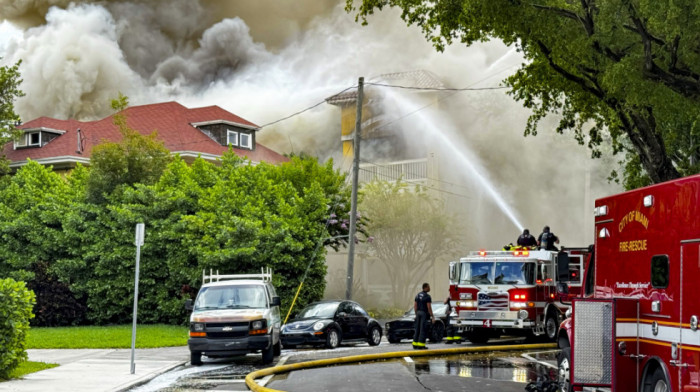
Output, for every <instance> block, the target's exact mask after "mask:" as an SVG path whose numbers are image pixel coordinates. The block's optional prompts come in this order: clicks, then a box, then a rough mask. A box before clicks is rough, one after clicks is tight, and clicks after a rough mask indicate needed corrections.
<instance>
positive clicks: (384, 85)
mask: <svg viewBox="0 0 700 392" xmlns="http://www.w3.org/2000/svg"><path fill="white" fill-rule="evenodd" d="M365 84H368V85H372V86H379V87H390V88H402V89H406V90H423V91H481V90H503V89H506V88H508V87H506V86H499V87H462V88H449V87H448V88H445V87H411V86H398V85H394V84H384V83H370V82H368V83H365Z"/></svg>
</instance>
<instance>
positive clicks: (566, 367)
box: [557, 347, 572, 392]
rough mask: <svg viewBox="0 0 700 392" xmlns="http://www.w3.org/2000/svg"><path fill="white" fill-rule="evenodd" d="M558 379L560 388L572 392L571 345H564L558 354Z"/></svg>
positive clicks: (564, 391) (565, 391)
mask: <svg viewBox="0 0 700 392" xmlns="http://www.w3.org/2000/svg"><path fill="white" fill-rule="evenodd" d="M557 368H558V370H557V380H558V381H559V390H560V391H563V392H571V390H572V389H571V347H564V348H562V349H561V352H560V353H559V355H557Z"/></svg>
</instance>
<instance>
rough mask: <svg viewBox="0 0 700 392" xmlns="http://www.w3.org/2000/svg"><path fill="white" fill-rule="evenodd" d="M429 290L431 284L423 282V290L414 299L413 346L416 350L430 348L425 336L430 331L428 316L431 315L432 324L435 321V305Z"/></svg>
mask: <svg viewBox="0 0 700 392" xmlns="http://www.w3.org/2000/svg"><path fill="white" fill-rule="evenodd" d="M429 291H430V285H429V284H428V283H423V290H421V292H420V293H418V294H417V295H416V298H415V300H414V301H413V310H414V311H415V312H416V321H415V324H414V327H415V332H414V333H413V348H414V349H416V350H425V349H427V348H428V347H426V346H425V337H426V334H427V332H428V316H430V323H431V324H432V323H434V322H435V316H433V307H432V305H431V302H433V300H432V299H431V298H430V294H428V292H429Z"/></svg>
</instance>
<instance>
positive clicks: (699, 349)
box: [669, 239, 700, 391]
mask: <svg viewBox="0 0 700 392" xmlns="http://www.w3.org/2000/svg"><path fill="white" fill-rule="evenodd" d="M699 251H700V239H692V240H686V241H681V268H680V271H679V272H680V274H681V277H680V282H681V292H680V297H681V300H680V309H678V314H680V316H681V319H680V323H679V326H678V327H679V328H680V331H679V336H680V339H679V340H680V342H679V344H678V346H677V347H676V350H677V353H676V355H677V357H676V358H673V354H674V352H673V351H674V350H673V348H672V352H671V356H672V359H674V360H675V361H672V362H671V363H672V364H674V365H675V367H676V369H677V370H675V369H673V368H671V369H669V370H670V372H671V375H672V377H673V374H677V375H678V384H677V385H683V386H684V388H685V389H684V390H696V391H697V390H698V389H700V380H699V379H698V367H699V365H700V331H698V318H700V299H699V298H698V287H697V286H698V276H700V252H699ZM674 370H675V371H674Z"/></svg>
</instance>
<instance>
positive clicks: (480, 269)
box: [459, 261, 536, 285]
mask: <svg viewBox="0 0 700 392" xmlns="http://www.w3.org/2000/svg"><path fill="white" fill-rule="evenodd" d="M461 268H462V270H461V273H460V281H459V283H460V284H474V285H479V284H534V283H535V270H536V268H535V263H533V262H512V261H496V262H494V261H479V262H464V263H462V266H461Z"/></svg>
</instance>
